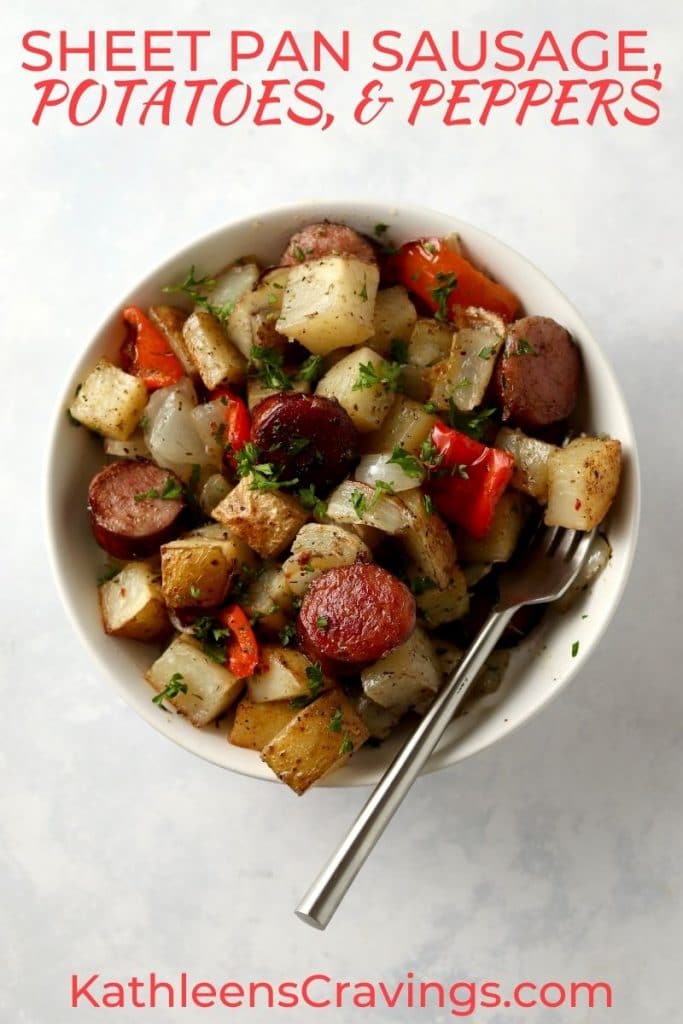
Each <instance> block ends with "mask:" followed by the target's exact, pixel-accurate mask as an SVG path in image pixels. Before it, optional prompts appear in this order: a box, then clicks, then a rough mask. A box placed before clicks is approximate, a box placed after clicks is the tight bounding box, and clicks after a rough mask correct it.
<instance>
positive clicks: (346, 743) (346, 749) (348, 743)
mask: <svg viewBox="0 0 683 1024" xmlns="http://www.w3.org/2000/svg"><path fill="white" fill-rule="evenodd" d="M353 749H354V748H353V740H352V739H351V737H350V736H349V734H348V732H345V733H344V739H343V740H342V741H341V746H340V748H339V756H340V757H344V755H345V754H352V753H353Z"/></svg>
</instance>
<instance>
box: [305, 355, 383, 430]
mask: <svg viewBox="0 0 683 1024" xmlns="http://www.w3.org/2000/svg"><path fill="white" fill-rule="evenodd" d="M382 362H383V360H382V357H381V356H379V355H377V353H376V352H375V351H374V350H373V349H371V348H368V347H367V346H363V347H362V348H359V349H356V350H355V351H353V352H350V353H349V354H348V355H347V356H344V358H343V359H340V360H339V362H338V363H335V365H334V366H333V367H332V368H331V369H329V370H328V371H327V373H326V374H325V376H324V377H321V379H320V380H319V381H318V386H317V388H316V389H315V393H316V394H317V395H323V396H324V397H325V398H336V399H337V401H338V402H339V404H340V405H341V406H342V407H343V408H344V409H346V411H347V413H348V414H349V416H350V417H351V419H352V421H353V425H354V426H355V428H356V429H357V430H358V431H360V433H361V434H363V433H368V431H370V430H377V428H378V427H379V426H380V424H381V423H382V421H383V419H384V417H385V416H386V414H387V413H388V412H389V409H390V408H391V405H392V403H393V401H394V395H393V392H392V391H390V390H389V388H388V387H387V386H386V385H385V384H382V383H372V384H370V386H369V387H365V386H361V384H362V383H363V381H364V379H365V378H364V377H363V372H362V370H361V367H362V366H370V367H372V368H373V369H374V370H375V371H376V373H377V374H378V375H381V373H382Z"/></svg>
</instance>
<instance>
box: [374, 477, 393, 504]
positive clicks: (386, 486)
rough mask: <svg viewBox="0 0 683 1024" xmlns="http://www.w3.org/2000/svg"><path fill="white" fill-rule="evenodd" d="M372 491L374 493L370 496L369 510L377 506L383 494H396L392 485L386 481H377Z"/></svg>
mask: <svg viewBox="0 0 683 1024" xmlns="http://www.w3.org/2000/svg"><path fill="white" fill-rule="evenodd" d="M374 490H375V493H374V494H373V496H372V501H371V502H370V508H373V507H374V506H375V505H376V504H377V502H378V501H379V499H380V498H381V497H382V495H383V494H396V491H395V490H394V488H393V486H392V484H390V483H388V482H387V481H386V480H378V481H377V483H376V484H375V488H374Z"/></svg>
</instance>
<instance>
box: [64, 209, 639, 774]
mask: <svg viewBox="0 0 683 1024" xmlns="http://www.w3.org/2000/svg"><path fill="white" fill-rule="evenodd" d="M325 218H329V219H330V220H335V221H343V222H347V223H349V224H351V225H352V226H354V227H356V228H358V229H359V230H361V231H365V232H367V233H369V234H371V233H372V231H373V228H374V225H375V224H377V223H380V222H382V223H386V224H388V225H389V226H390V236H391V239H392V241H396V242H403V241H407V240H409V239H412V238H416V237H420V236H424V235H436V236H440V235H446V234H448V233H450V232H452V231H458V232H460V234H461V236H462V238H463V240H464V242H465V245H466V247H467V249H468V250H469V252H470V253H471V255H472V257H473V259H474V261H475V262H476V263H477V264H479V265H480V266H482V267H483V268H485V269H487V270H488V271H490V272H491V274H492V275H493V276H494V277H495V278H497V279H499V280H500V281H502V282H504V283H505V284H507V285H509V286H510V287H511V288H512V289H513V290H514V291H515V292H516V293H517V294H518V295H519V296H520V298H521V300H522V302H523V304H524V307H525V309H526V310H527V312H528V313H537V314H542V315H544V316H550V317H554V318H555V319H556V320H557V321H559V322H560V323H561V324H564V325H565V326H566V327H567V328H568V329H569V330H570V331H571V333H572V334H573V335H574V336H575V338H576V339H577V340H578V342H579V345H580V347H581V350H582V353H583V360H584V365H585V382H586V383H585V386H584V398H583V399H582V409H581V412H580V421H579V422H580V423H581V425H582V426H584V428H585V429H586V430H591V431H595V432H604V433H607V434H610V435H611V436H612V437H615V438H619V440H620V441H621V442H622V444H623V449H624V456H625V472H624V476H623V481H622V484H621V488H620V492H619V496H618V499H617V502H616V504H615V507H614V509H613V511H612V513H611V515H610V520H609V526H608V536H609V540H610V543H611V545H612V558H611V560H610V562H609V564H608V566H607V568H606V569H605V570H604V572H603V573H602V575H601V576H600V577H599V578H598V580H597V581H596V582H595V584H594V586H593V587H592V588H591V589H590V590H589V591H588V592H587V593H586V594H585V596H584V597H582V599H581V600H580V602H579V603H578V604H577V605H575V606H574V607H573V608H572V609H571V610H570V611H569V612H565V613H564V614H557V613H553V612H552V611H551V612H550V613H549V614H547V615H546V616H545V618H544V620H543V622H542V624H541V625H540V627H538V628H537V629H536V630H534V632H533V633H532V634H531V636H530V637H529V638H528V640H526V641H525V642H524V643H523V644H521V645H520V646H519V647H518V648H517V649H515V651H514V652H513V656H512V659H511V663H510V668H509V670H508V672H507V674H506V679H505V682H504V684H503V688H502V690H501V691H500V692H499V693H498V694H496V695H495V697H494V698H492V699H489V701H488V703H487V701H484V702H483V703H482V704H480V705H479V706H478V707H477V708H476V709H474V710H473V711H471V712H470V713H468V714H467V715H466V716H464V717H462V718H459V719H457V720H456V721H454V722H453V723H452V724H451V726H450V727H449V729H448V730H447V732H446V734H445V736H444V738H443V740H442V742H441V744H440V746H439V747H438V749H437V750H436V751H435V753H434V755H433V756H432V758H431V760H430V761H429V765H428V770H430V771H434V770H436V769H439V768H445V767H446V766H447V765H449V764H454V763H455V762H456V761H460V760H462V759H463V758H465V757H468V756H470V755H471V754H474V753H476V752H477V751H480V750H482V749H484V748H485V747H488V746H489V745H490V744H492V743H495V742H496V741H497V740H499V739H501V738H502V737H503V736H506V735H508V734H509V733H510V732H512V730H513V729H516V728H517V727H518V726H519V725H521V724H522V723H523V722H525V721H527V719H529V718H530V717H531V716H532V715H533V714H534V713H535V712H536V711H539V710H540V708H542V707H543V706H544V705H545V704H547V702H548V701H549V700H550V699H551V698H552V697H554V696H555V695H556V694H557V693H558V692H559V691H560V690H561V689H562V687H563V686H565V685H566V684H567V683H568V682H569V680H570V679H571V678H572V677H573V676H574V675H575V674H576V673H577V672H578V671H579V670H580V669H581V668H582V667H583V666H584V665H585V663H586V661H587V659H588V657H589V656H590V654H591V652H592V651H593V649H594V648H595V646H596V644H597V643H598V640H599V639H600V637H601V636H602V634H603V633H604V632H605V629H606V627H607V624H608V623H609V621H610V619H611V618H612V615H613V614H614V611H615V609H616V607H617V604H618V603H619V599H620V597H621V594H622V592H623V589H624V586H625V584H626V580H627V577H628V574H629V569H630V566H631V561H632V558H633V553H634V549H635V545H636V538H637V533H638V520H639V508H640V484H639V472H638V459H637V453H636V445H635V439H634V435H633V428H632V426H631V421H630V418H629V415H628V412H627V409H626V405H625V402H624V398H623V396H622V394H621V391H620V389H619V386H618V384H617V382H616V380H615V378H614V375H613V373H612V370H611V368H610V366H609V364H608V363H607V360H606V359H605V356H604V355H603V354H602V352H601V351H600V348H599V346H598V344H597V342H596V341H595V339H594V338H593V336H592V334H591V332H590V331H589V329H588V327H587V326H586V324H585V323H584V322H583V320H582V319H581V317H580V316H579V314H578V312H577V311H576V310H575V309H574V307H573V306H572V305H571V304H570V303H569V302H568V301H567V299H566V298H565V297H564V295H563V294H562V293H561V292H560V291H559V290H558V289H557V288H556V287H555V285H554V284H552V283H551V282H550V281H549V280H548V278H547V277H545V275H544V274H542V273H541V271H540V270H538V269H537V268H536V267H534V266H533V265H532V264H531V263H529V261H528V260H526V259H524V257H523V256H520V255H519V254H518V253H516V252H515V251H514V250H513V249H510V248H508V246H507V245H504V244H503V243H502V242H499V241H497V240H496V239H495V238H492V237H491V236H490V235H488V234H486V233H485V232H483V231H480V230H479V229H477V228H474V227H472V226H471V225H470V224H466V223H464V222H462V221H460V220H458V219H457V218H456V217H453V216H451V215H450V214H445V213H437V212H435V211H433V210H428V209H422V208H421V207H413V206H404V207H393V206H389V205H386V206H384V205H382V204H381V203H374V202H369V203H368V202H366V203H356V202H321V203H306V204H302V205H297V206H290V207H284V208H280V209H276V210H273V211H270V212H267V213H264V214H262V215H261V216H260V217H259V218H253V217H250V218H248V219H246V220H241V221H238V222H237V223H235V224H230V225H228V226H227V227H224V228H221V229H220V230H218V231H215V232H214V233H213V234H211V235H209V236H207V237H206V238H203V239H200V240H199V241H197V242H195V243H193V244H192V245H190V246H188V247H187V248H186V249H184V250H183V251H182V252H180V253H178V254H176V255H175V256H173V257H172V258H171V259H168V260H165V261H164V262H163V263H162V264H161V265H160V266H159V267H157V268H156V269H155V270H153V271H152V273H151V274H150V275H149V276H148V277H147V278H146V279H145V280H144V281H141V282H140V283H139V284H138V285H137V286H136V287H135V288H134V289H133V290H132V291H131V292H130V293H129V294H128V295H126V296H123V297H122V298H121V299H120V300H119V301H118V302H117V303H116V304H115V305H114V307H113V310H112V312H111V314H110V315H109V316H108V317H107V319H106V320H105V322H104V324H103V325H102V326H101V327H100V329H99V330H98V331H97V332H96V334H95V335H94V337H93V339H92V341H91V342H90V344H89V345H88V346H87V347H86V349H85V350H84V352H83V356H82V358H81V359H80V360H79V362H78V365H77V366H76V367H75V368H74V370H73V372H72V373H71V375H70V377H69V380H68V382H67V385H66V387H65V389H64V393H63V396H62V398H61V400H60V404H59V409H58V411H57V415H56V417H55V422H54V427H53V437H52V444H51V446H50V452H49V464H48V472H47V524H48V534H49V539H50V548H51V555H52V562H53V566H54V571H55V575H56V578H57V582H58V585H59V589H60V591H61V594H62V598H63V600H64V603H65V605H66V608H67V609H68V611H69V613H70V615H71V618H72V620H73V622H74V625H75V627H76V629H77V631H78V633H79V635H80V637H81V639H82V641H83V643H84V644H85V645H86V646H87V647H88V649H89V650H90V651H91V653H92V654H93V656H94V658H95V662H96V664H97V667H98V669H99V671H100V672H101V673H102V675H104V676H108V677H109V678H110V679H111V680H112V682H113V683H114V685H115V686H116V688H117V689H118V691H119V693H120V694H121V695H122V696H123V698H124V699H125V700H126V701H127V702H128V703H129V704H130V705H131V707H133V708H134V709H135V710H136V711H137V712H138V714H140V715H142V717H143V718H144V719H146V721H148V722H149V723H150V725H152V726H154V728H155V729H158V730H159V731H160V732H162V733H164V735H166V736H168V737H169V738H170V739H172V740H174V741H175V742H176V743H179V744H180V745H181V746H183V747H185V749H186V750H190V751H192V752H193V753H195V754H198V755H199V756H200V757H203V758H206V760H208V761H212V762H214V763H215V764H217V765H220V766H222V767H223V768H229V769H231V770H233V771H237V772H241V773H243V774H245V775H250V776H253V777H255V778H260V779H268V780H271V781H272V780H273V779H274V777H273V776H272V774H271V773H270V771H269V769H268V768H267V767H266V766H265V765H264V764H263V763H262V761H261V760H260V758H259V755H258V754H257V753H255V752H253V751H249V750H243V749H241V748H239V747H233V746H232V745H231V744H229V743H228V742H227V740H226V735H225V727H224V728H222V729H216V728H214V727H209V728H207V729H204V730H199V729H195V728H193V727H192V726H191V725H190V724H189V723H188V722H187V721H186V720H185V719H184V718H182V717H181V716H179V715H174V714H166V713H164V712H163V711H161V710H160V709H159V708H158V707H157V706H156V705H154V704H153V703H152V700H151V692H150V689H149V687H148V686H147V684H146V683H145V682H144V680H143V678H142V676H143V672H144V671H145V669H146V668H147V667H148V666H149V664H150V663H151V662H152V661H153V659H154V657H155V656H156V655H155V649H154V648H150V647H149V646H147V645H144V644H140V643H136V642H135V641H130V640H128V641H126V640H121V639H116V638H112V637H108V636H105V634H104V633H103V631H102V626H101V623H100V616H99V610H98V603H97V589H96V577H97V574H98V566H100V565H101V563H102V553H101V552H100V551H99V549H98V548H97V546H96V545H95V542H94V541H93V539H92V536H91V533H90V527H89V522H88V515H87V512H86V493H87V487H88V482H89V480H90V478H91V476H92V475H93V474H94V473H95V472H96V471H97V470H98V469H99V468H101V466H102V465H103V463H104V459H103V454H102V449H101V445H100V444H99V443H98V442H97V440H95V439H94V438H93V437H92V436H91V435H90V434H89V433H88V432H87V431H86V430H76V429H74V428H73V427H72V426H70V424H69V423H68V420H67V417H66V414H65V408H66V406H67V405H68V403H69V401H70V399H71V397H72V395H73V393H74V389H75V387H76V384H77V383H78V381H79V380H81V379H82V378H83V376H84V374H85V373H86V372H87V371H88V369H89V368H90V367H91V366H92V364H93V363H94V362H95V361H96V359H97V357H98V356H100V355H102V354H108V355H110V356H112V357H115V356H116V354H117V351H118V346H119V344H120V339H121V335H122V331H121V319H120V314H121V309H122V308H123V307H124V306H126V305H129V304H131V303H133V302H134V303H135V304H137V305H141V306H146V305H148V304H151V303H153V302H158V301H159V300H160V298H161V294H160V292H161V288H162V287H163V286H164V285H166V284H169V283H171V282H174V281H178V280H180V279H182V277H183V276H184V274H185V272H186V271H187V269H188V267H189V266H190V265H191V264H195V265H196V266H197V268H198V269H200V270H201V272H204V271H213V270H215V269H216V268H220V267H221V266H223V265H224V264H226V263H227V262H229V261H230V260H231V259H233V258H236V257H238V256H241V255H243V254H245V253H248V254H253V255H255V256H257V257H258V258H259V259H260V260H262V261H263V262H265V263H269V262H274V261H276V259H277V256H278V254H279V253H280V252H281V251H282V249H283V247H284V245H285V242H286V240H287V239H288V237H289V235H290V234H291V233H292V232H293V231H294V230H295V229H296V228H298V227H300V226H302V225H304V224H307V223H310V222H313V221H320V220H323V219H325ZM576 640H578V641H579V651H578V654H577V655H576V656H575V657H573V656H572V645H573V644H574V642H575V641H576ZM86 699H87V698H86ZM90 699H93V698H92V695H90ZM399 742H400V738H399V737H394V738H393V739H392V740H389V741H387V742H386V743H384V744H382V746H381V747H378V748H364V749H362V750H360V751H359V752H358V754H357V755H355V756H354V758H353V759H352V761H351V762H350V763H349V764H348V765H347V766H345V767H344V768H343V769H341V770H340V771H338V772H336V773H335V774H333V775H332V776H331V777H330V778H329V780H326V782H325V784H326V785H332V786H348V785H362V784H369V783H372V782H375V781H376V780H377V779H378V778H379V776H380V774H381V772H382V770H383V768H384V767H385V766H386V765H387V764H388V763H389V760H390V759H391V757H392V756H393V752H394V751H395V749H396V746H397V744H398V743H399Z"/></svg>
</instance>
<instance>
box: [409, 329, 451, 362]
mask: <svg viewBox="0 0 683 1024" xmlns="http://www.w3.org/2000/svg"><path fill="white" fill-rule="evenodd" d="M452 342H453V325H452V324H446V323H440V322H439V321H438V320H433V319H431V318H430V317H420V319H419V320H418V321H417V323H416V324H415V329H414V331H413V333H412V336H411V338H410V345H409V347H408V362H409V363H411V365H412V366H420V367H424V366H432V364H433V363H438V362H440V361H441V360H442V359H447V358H448V355H449V353H450V351H451V344H452Z"/></svg>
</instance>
